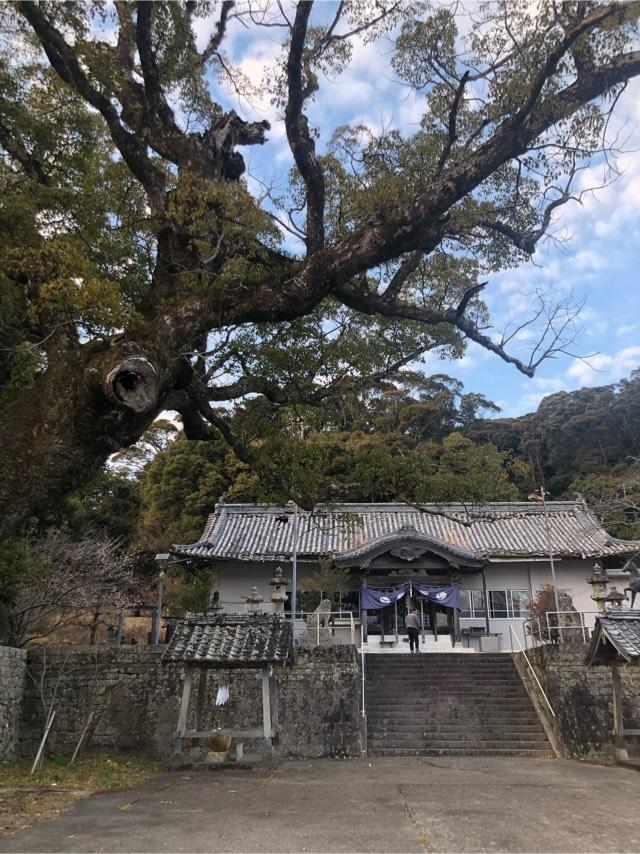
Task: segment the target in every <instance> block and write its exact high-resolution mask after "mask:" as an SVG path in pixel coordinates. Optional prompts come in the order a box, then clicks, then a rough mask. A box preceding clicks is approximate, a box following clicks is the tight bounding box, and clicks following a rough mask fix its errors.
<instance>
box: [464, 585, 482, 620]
mask: <svg viewBox="0 0 640 854" xmlns="http://www.w3.org/2000/svg"><path fill="white" fill-rule="evenodd" d="M460 596H461V599H462V609H461V611H460V616H461V617H482V618H483V619H484V617H485V614H486V610H485V606H484V600H483V596H482V590H462V591H461V592H460Z"/></svg>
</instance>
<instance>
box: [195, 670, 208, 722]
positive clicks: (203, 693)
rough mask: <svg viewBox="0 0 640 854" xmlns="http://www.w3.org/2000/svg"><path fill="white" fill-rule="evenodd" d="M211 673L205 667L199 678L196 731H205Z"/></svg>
mask: <svg viewBox="0 0 640 854" xmlns="http://www.w3.org/2000/svg"><path fill="white" fill-rule="evenodd" d="M208 675H209V671H208V670H205V669H204V667H203V668H202V670H201V671H200V674H199V676H198V694H197V696H196V729H197V730H198V731H201V730H203V729H204V703H205V700H206V699H207V676H208Z"/></svg>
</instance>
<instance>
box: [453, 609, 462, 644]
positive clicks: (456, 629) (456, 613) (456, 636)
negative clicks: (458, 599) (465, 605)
mask: <svg viewBox="0 0 640 854" xmlns="http://www.w3.org/2000/svg"><path fill="white" fill-rule="evenodd" d="M457 643H459V644H462V633H461V631H460V610H459V609H458V608H454V609H453V644H454V646H455V644H457Z"/></svg>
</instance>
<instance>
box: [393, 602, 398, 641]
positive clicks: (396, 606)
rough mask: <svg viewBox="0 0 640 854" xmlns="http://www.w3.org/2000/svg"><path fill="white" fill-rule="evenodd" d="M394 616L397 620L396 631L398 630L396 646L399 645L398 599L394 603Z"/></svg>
mask: <svg viewBox="0 0 640 854" xmlns="http://www.w3.org/2000/svg"><path fill="white" fill-rule="evenodd" d="M393 616H394V620H395V629H396V644H397V643H398V600H397V599H396V600H395V602H394V603H393Z"/></svg>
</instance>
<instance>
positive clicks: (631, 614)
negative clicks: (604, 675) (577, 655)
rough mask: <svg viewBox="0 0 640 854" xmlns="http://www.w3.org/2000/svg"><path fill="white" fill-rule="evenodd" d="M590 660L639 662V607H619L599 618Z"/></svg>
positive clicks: (598, 662)
mask: <svg viewBox="0 0 640 854" xmlns="http://www.w3.org/2000/svg"><path fill="white" fill-rule="evenodd" d="M586 663H587V664H590V665H592V664H617V663H618V664H620V663H621V664H640V611H639V610H637V609H634V610H631V609H630V608H620V609H616V610H611V611H607V613H606V614H603V615H602V616H601V617H597V618H596V625H595V628H594V630H593V637H592V638H591V645H590V646H589V651H588V653H587V658H586Z"/></svg>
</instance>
